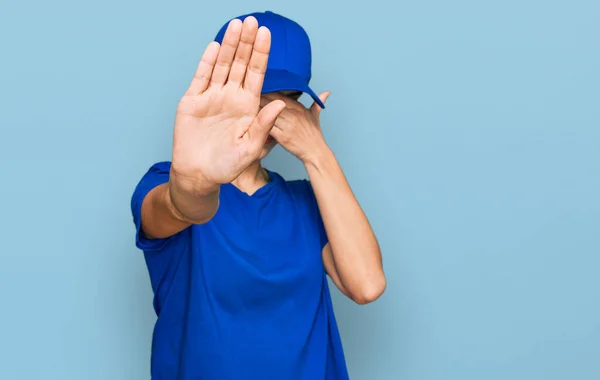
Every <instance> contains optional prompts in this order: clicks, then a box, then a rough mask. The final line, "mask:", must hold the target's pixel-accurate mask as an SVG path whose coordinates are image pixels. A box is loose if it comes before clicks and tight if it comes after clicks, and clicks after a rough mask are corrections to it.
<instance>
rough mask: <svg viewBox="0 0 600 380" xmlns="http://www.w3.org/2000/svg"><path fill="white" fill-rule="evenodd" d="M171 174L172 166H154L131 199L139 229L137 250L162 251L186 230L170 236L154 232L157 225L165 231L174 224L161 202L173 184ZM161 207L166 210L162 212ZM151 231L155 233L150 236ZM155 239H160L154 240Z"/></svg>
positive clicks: (134, 219)
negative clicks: (169, 184)
mask: <svg viewBox="0 0 600 380" xmlns="http://www.w3.org/2000/svg"><path fill="white" fill-rule="evenodd" d="M169 173H170V163H168V162H160V163H157V164H154V165H153V166H152V167H151V168H150V169H149V170H148V171H147V172H146V174H144V176H143V177H142V179H141V180H140V181H139V183H138V184H137V186H136V188H135V190H134V192H133V195H132V197H131V213H132V216H133V222H134V224H135V227H136V246H137V247H138V248H140V249H142V250H144V251H152V250H159V249H161V248H162V247H164V245H165V244H166V242H167V241H168V240H169V238H170V237H171V236H173V235H175V234H176V233H177V232H179V231H181V230H183V229H184V228H185V226H179V228H178V229H172V230H173V232H172V233H169V234H166V235H160V234H156V233H155V232H154V231H155V230H157V228H155V227H156V226H157V225H158V226H161V229H162V227H164V226H166V227H169V226H170V224H171V223H170V222H169V220H168V210H166V206H164V205H163V206H161V203H164V202H161V200H160V194H161V192H162V191H161V189H162V190H164V187H165V186H166V184H167V183H168V182H169ZM161 207H162V208H164V210H162V211H161ZM148 230H150V231H151V232H152V233H148ZM151 235H154V237H158V238H151V237H150V236H151Z"/></svg>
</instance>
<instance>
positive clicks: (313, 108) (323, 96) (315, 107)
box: [310, 91, 331, 117]
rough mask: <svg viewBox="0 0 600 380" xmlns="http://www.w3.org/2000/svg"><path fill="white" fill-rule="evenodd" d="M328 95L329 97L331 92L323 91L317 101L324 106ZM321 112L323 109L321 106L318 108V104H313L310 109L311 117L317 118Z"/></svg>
mask: <svg viewBox="0 0 600 380" xmlns="http://www.w3.org/2000/svg"><path fill="white" fill-rule="evenodd" d="M329 95H331V92H329V91H325V92H322V93H320V94H319V99H320V100H321V101H322V102H323V104H325V102H326V101H327V98H328V97H329ZM322 110H323V108H321V106H319V103H317V102H314V103H313V105H312V106H311V107H310V111H311V112H312V114H313V115H315V117H319V114H320V113H321V111H322Z"/></svg>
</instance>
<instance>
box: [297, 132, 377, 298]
mask: <svg viewBox="0 0 600 380" xmlns="http://www.w3.org/2000/svg"><path fill="white" fill-rule="evenodd" d="M323 144H324V143H323ZM305 165H306V170H307V173H308V176H309V178H310V181H311V183H312V186H313V188H314V191H315V195H316V198H317V202H318V204H319V209H320V211H321V216H322V218H323V222H324V224H325V230H326V231H327V237H328V239H329V244H330V247H331V250H332V252H333V259H334V262H335V268H336V270H337V274H338V275H339V278H340V280H341V282H342V283H343V285H344V287H345V288H346V289H347V291H348V293H349V294H350V295H351V296H352V298H360V299H367V300H373V299H375V298H377V297H379V295H381V293H382V292H383V290H384V288H385V276H384V273H383V268H382V259H381V251H380V247H379V244H378V242H377V239H376V237H375V234H374V233H373V230H372V228H371V226H370V224H369V221H368V219H367V217H366V215H365V213H364V212H363V210H362V208H361V207H360V205H359V203H358V201H357V200H356V198H355V196H354V194H353V192H352V190H351V188H350V185H349V184H348V181H347V179H346V177H345V175H344V173H343V171H342V168H341V167H340V165H339V163H338V161H337V160H336V158H335V156H334V154H333V152H332V151H331V150H330V149H329V148H328V147H326V146H325V145H324V146H323V147H322V148H321V149H319V153H318V154H317V155H315V156H313V158H312V159H311V161H310V162H307V163H305Z"/></svg>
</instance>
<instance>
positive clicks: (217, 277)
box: [131, 162, 348, 380]
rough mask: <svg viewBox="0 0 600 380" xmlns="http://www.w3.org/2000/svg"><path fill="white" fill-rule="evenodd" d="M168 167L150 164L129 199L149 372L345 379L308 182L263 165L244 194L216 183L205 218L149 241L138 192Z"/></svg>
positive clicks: (241, 379)
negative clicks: (145, 290)
mask: <svg viewBox="0 0 600 380" xmlns="http://www.w3.org/2000/svg"><path fill="white" fill-rule="evenodd" d="M169 170H170V163H169V162H160V163H157V164H155V165H153V166H152V167H151V168H150V170H149V171H148V172H147V173H146V174H145V175H144V176H143V178H142V180H141V181H140V182H139V184H138V186H137V187H136V189H135V192H134V194H133V197H132V200H131V208H132V213H133V219H134V222H135V225H136V227H137V236H136V244H137V247H138V248H140V249H141V250H143V252H144V256H145V259H146V264H147V267H148V271H149V274H150V280H151V283H152V289H153V291H154V309H155V311H156V314H157V316H158V319H157V321H156V325H155V328H154V333H153V338H152V360H151V372H152V379H153V380H192V379H194V380H217V379H218V380H296V379H297V380H342V379H348V374H347V370H346V364H345V359H344V353H343V350H342V344H341V340H340V336H339V332H338V327H337V324H336V320H335V316H334V313H333V307H332V303H331V296H330V292H329V287H328V282H327V276H326V272H325V268H324V266H323V262H322V249H323V247H324V246H325V244H326V243H327V235H326V234H325V229H324V227H323V222H322V219H321V216H320V213H319V209H318V206H317V203H316V199H315V197H314V193H313V190H312V187H311V185H310V182H309V181H307V180H296V181H285V180H284V179H283V178H282V177H281V176H279V175H278V174H277V173H274V172H269V175H270V181H269V183H267V184H266V185H265V186H263V187H262V188H260V189H259V190H258V191H257V192H256V193H254V194H253V195H251V196H250V195H248V194H246V193H244V192H242V191H240V190H239V189H237V188H236V187H235V186H233V185H231V184H226V185H222V186H221V191H220V206H219V210H218V211H217V213H216V215H215V216H214V217H213V219H211V221H210V222H208V223H206V224H202V225H192V226H191V227H189V228H187V229H185V230H183V231H181V232H180V233H178V234H177V235H174V236H172V237H170V238H167V239H153V240H149V239H146V238H145V237H144V235H143V233H142V232H141V216H140V214H141V207H142V201H143V199H144V197H145V196H146V194H148V192H149V191H150V190H151V189H153V188H154V187H156V186H158V185H160V184H162V183H165V182H167V181H168V180H169Z"/></svg>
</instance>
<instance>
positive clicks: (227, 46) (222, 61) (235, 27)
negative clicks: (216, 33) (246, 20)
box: [210, 19, 242, 85]
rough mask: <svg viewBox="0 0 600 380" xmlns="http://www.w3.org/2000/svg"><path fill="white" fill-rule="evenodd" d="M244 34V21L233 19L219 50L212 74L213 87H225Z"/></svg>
mask: <svg viewBox="0 0 600 380" xmlns="http://www.w3.org/2000/svg"><path fill="white" fill-rule="evenodd" d="M241 34H242V21H240V20H239V19H233V20H231V22H229V26H228V27H227V30H226V31H225V36H224V37H223V43H222V44H221V49H220V50H219V56H218V57H217V63H216V65H215V68H214V70H213V73H212V78H211V81H210V83H211V85H223V84H225V81H226V80H227V77H228V76H229V70H230V69H231V64H232V63H233V58H234V56H235V52H236V50H237V47H238V44H239V42H240V37H241Z"/></svg>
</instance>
